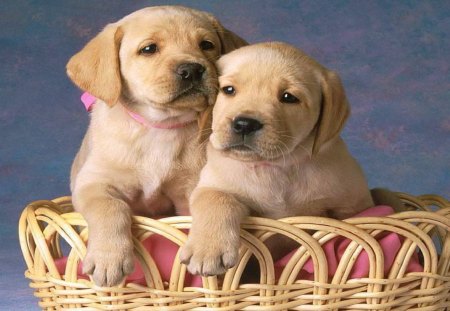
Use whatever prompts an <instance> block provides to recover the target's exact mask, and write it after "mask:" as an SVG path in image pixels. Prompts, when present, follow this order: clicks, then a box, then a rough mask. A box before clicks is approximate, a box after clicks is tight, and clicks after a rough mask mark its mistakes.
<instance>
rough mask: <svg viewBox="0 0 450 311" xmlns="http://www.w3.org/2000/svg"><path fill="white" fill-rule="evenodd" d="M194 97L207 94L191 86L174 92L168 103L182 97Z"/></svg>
mask: <svg viewBox="0 0 450 311" xmlns="http://www.w3.org/2000/svg"><path fill="white" fill-rule="evenodd" d="M195 95H207V94H206V92H205V91H204V90H203V89H202V88H200V87H198V86H194V85H192V86H190V87H187V88H185V89H183V90H181V91H178V92H175V93H174V94H173V95H172V96H171V97H172V99H171V100H170V102H174V101H176V100H178V99H180V98H183V97H189V96H195Z"/></svg>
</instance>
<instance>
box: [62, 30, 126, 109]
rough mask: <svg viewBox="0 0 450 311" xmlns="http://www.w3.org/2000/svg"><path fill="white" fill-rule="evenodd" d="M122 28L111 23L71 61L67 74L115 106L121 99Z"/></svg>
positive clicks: (86, 89) (91, 92)
mask: <svg viewBox="0 0 450 311" xmlns="http://www.w3.org/2000/svg"><path fill="white" fill-rule="evenodd" d="M121 40H122V31H121V30H120V28H119V27H118V26H117V24H109V25H107V26H106V27H105V29H103V31H102V32H100V33H99V34H98V35H97V36H96V37H95V38H94V39H92V40H91V41H89V42H88V44H86V46H85V47H84V48H83V49H82V50H81V51H80V52H78V53H77V54H75V55H74V56H72V58H71V59H70V60H69V62H68V63H67V66H66V69H67V75H68V76H69V78H70V79H71V80H72V81H73V83H75V84H76V85H77V86H78V87H79V88H81V89H82V90H84V91H87V92H89V93H90V94H92V95H94V96H95V97H97V98H99V99H101V100H103V101H104V102H106V103H107V104H108V105H110V106H113V105H114V104H115V103H116V101H117V100H118V98H119V96H120V93H121V88H122V83H121V78H120V64H119V47H120V42H121Z"/></svg>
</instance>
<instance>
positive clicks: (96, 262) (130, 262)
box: [83, 241, 134, 287]
mask: <svg viewBox="0 0 450 311" xmlns="http://www.w3.org/2000/svg"><path fill="white" fill-rule="evenodd" d="M133 270H134V255H133V244H132V242H131V241H129V242H124V243H105V244H104V245H101V246H100V247H97V246H95V245H94V243H92V244H89V245H88V250H87V254H86V257H85V258H84V260H83V273H85V274H90V275H92V278H93V279H94V283H95V284H96V285H97V286H107V287H111V286H115V285H118V284H120V282H122V281H123V279H124V278H125V277H126V276H127V275H128V274H130V273H131V272H133Z"/></svg>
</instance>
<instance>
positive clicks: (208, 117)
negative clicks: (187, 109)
mask: <svg viewBox="0 0 450 311" xmlns="http://www.w3.org/2000/svg"><path fill="white" fill-rule="evenodd" d="M213 108H214V106H208V107H207V108H206V110H204V111H202V112H201V113H200V115H199V117H198V141H199V143H203V142H205V141H206V140H208V138H209V135H211V132H212V129H211V126H212V111H213Z"/></svg>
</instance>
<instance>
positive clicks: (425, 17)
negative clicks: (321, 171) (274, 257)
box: [0, 0, 450, 310]
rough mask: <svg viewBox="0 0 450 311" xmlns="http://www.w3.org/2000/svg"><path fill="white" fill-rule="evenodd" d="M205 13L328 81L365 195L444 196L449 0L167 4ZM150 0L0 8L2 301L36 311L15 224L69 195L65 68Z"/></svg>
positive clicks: (79, 110)
mask: <svg viewBox="0 0 450 311" xmlns="http://www.w3.org/2000/svg"><path fill="white" fill-rule="evenodd" d="M169 3H171V4H173V3H178V4H184V5H187V6H192V7H195V8H199V9H202V10H206V11H209V12H211V13H213V14H215V15H216V16H217V17H218V18H219V19H220V20H221V21H222V22H223V24H224V25H225V26H227V27H228V28H230V29H232V30H234V31H236V32H237V33H239V34H240V35H241V36H242V37H244V38H246V39H247V40H248V41H249V42H251V43H253V42H260V41H269V40H279V41H287V42H289V43H292V44H294V45H296V46H298V47H300V48H302V49H303V50H305V51H306V52H307V53H309V54H310V55H312V56H313V57H315V58H316V59H317V60H318V61H319V62H321V63H323V64H324V65H325V66H327V67H328V68H330V69H334V70H336V71H338V72H339V73H340V75H341V77H342V79H343V81H344V85H345V87H346V90H347V94H348V97H349V100H350V103H351V105H352V110H353V111H352V117H351V119H350V121H349V122H348V124H347V127H346V129H345V131H344V133H343V136H344V138H345V139H346V141H347V143H348V145H349V147H350V149H351V151H352V152H353V154H354V156H355V157H356V158H357V159H358V160H359V161H360V163H361V165H362V166H363V168H364V170H365V172H366V175H367V177H368V179H369V183H370V186H372V187H374V186H384V187H389V188H391V189H394V190H397V191H404V192H409V193H412V194H422V193H437V194H440V195H442V196H445V197H447V198H449V197H450V174H449V173H450V143H449V136H450V103H449V99H450V75H449V55H450V54H449V53H450V52H449V51H450V44H449V37H448V36H449V31H450V18H449V17H450V2H448V1H395V2H393V1H207V0H204V1H170V2H169ZM156 4H165V2H156V1H110V0H102V1H98V0H97V1H79V0H70V1H69V0H65V1H56V0H51V1H30V0H28V1H26V0H16V1H2V3H1V4H0V59H1V61H0V94H1V100H0V108H1V109H0V133H1V140H0V204H1V208H0V221H1V226H0V233H1V239H2V247H1V248H0V255H1V257H0V258H1V268H0V269H1V270H0V278H1V283H0V291H1V292H0V294H1V298H2V303H1V305H2V307H1V309H2V310H30V309H37V305H36V301H37V300H36V299H35V298H33V297H32V291H31V290H30V289H28V286H27V283H28V281H27V280H25V278H24V277H23V271H24V269H25V264H24V262H23V260H22V259H21V258H22V255H21V253H20V249H19V246H18V240H17V220H18V217H19V214H20V212H21V211H22V208H23V207H24V206H25V205H26V204H27V203H28V202H30V201H33V200H37V199H50V198H54V197H57V196H62V195H66V194H68V193H69V187H68V185H69V180H68V176H69V168H70V164H71V161H72V159H73V157H74V155H75V153H76V151H77V149H78V147H79V144H80V142H81V138H82V136H83V134H84V132H85V129H86V126H87V123H88V116H87V114H86V112H85V111H84V109H83V107H82V105H81V103H80V101H79V95H80V91H79V90H77V89H76V88H75V87H74V86H73V85H72V84H71V82H70V81H69V79H68V78H67V77H66V75H65V63H66V62H67V60H68V58H69V57H70V56H71V55H72V54H74V53H75V52H76V51H78V50H79V49H80V48H81V47H82V46H83V45H84V44H85V43H86V42H87V41H88V40H89V39H90V38H91V37H93V36H94V35H95V34H96V33H97V32H98V31H99V30H100V29H101V28H102V27H103V26H104V25H105V24H107V23H108V22H113V21H116V20H117V19H119V18H121V17H122V16H124V15H126V14H128V13H130V12H132V11H134V10H137V9H139V8H142V7H145V6H149V5H156Z"/></svg>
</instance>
